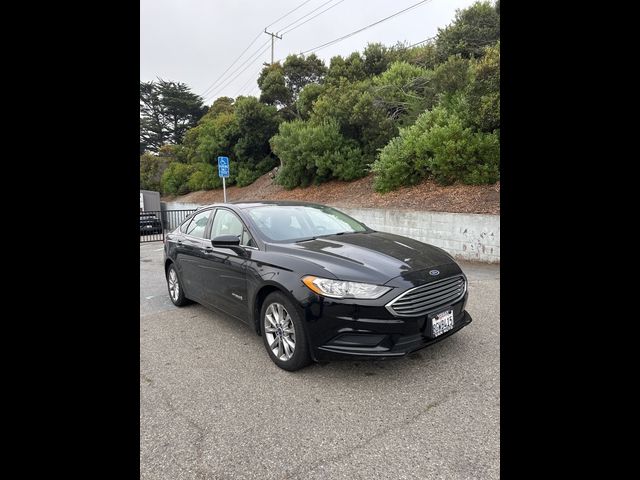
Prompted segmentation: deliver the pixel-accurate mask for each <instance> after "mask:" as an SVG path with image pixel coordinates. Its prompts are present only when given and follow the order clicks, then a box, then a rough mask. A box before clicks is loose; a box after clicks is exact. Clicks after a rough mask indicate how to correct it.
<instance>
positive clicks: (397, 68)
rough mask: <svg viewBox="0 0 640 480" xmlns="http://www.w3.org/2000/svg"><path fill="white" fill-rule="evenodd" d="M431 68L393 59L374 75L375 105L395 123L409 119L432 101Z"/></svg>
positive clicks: (434, 93) (429, 106)
mask: <svg viewBox="0 0 640 480" xmlns="http://www.w3.org/2000/svg"><path fill="white" fill-rule="evenodd" d="M433 77H434V72H433V71H432V70H427V69H426V68H422V67H419V66H417V65H411V64H409V63H407V62H394V63H393V64H391V66H390V67H389V68H388V69H387V70H386V71H384V72H383V73H381V74H380V75H378V76H376V77H374V79H373V86H374V88H373V92H374V97H375V102H376V105H379V106H380V107H381V108H383V109H384V110H385V111H386V114H387V116H388V117H389V118H390V119H392V120H394V121H397V122H398V124H399V125H405V124H408V123H413V122H414V121H415V119H416V117H417V116H418V115H419V114H420V113H422V112H423V111H424V110H426V109H428V108H431V107H432V106H433V105H434V104H435V102H436V90H435V86H434V82H433Z"/></svg>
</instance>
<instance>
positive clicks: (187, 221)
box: [180, 217, 191, 233]
mask: <svg viewBox="0 0 640 480" xmlns="http://www.w3.org/2000/svg"><path fill="white" fill-rule="evenodd" d="M190 222H191V217H189V218H188V219H187V220H185V221H184V222H183V223H182V225H180V231H181V232H182V233H187V227H188V226H189V223H190Z"/></svg>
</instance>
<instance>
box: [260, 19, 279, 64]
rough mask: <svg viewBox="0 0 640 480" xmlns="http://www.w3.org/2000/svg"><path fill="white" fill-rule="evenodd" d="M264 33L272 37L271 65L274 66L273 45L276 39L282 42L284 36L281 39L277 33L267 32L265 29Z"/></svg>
mask: <svg viewBox="0 0 640 480" xmlns="http://www.w3.org/2000/svg"><path fill="white" fill-rule="evenodd" d="M264 33H266V34H267V35H271V65H273V43H274V41H275V39H276V38H277V39H279V40H282V36H280V37H279V36H278V34H276V33H269V32H267V29H266V28H265V29H264Z"/></svg>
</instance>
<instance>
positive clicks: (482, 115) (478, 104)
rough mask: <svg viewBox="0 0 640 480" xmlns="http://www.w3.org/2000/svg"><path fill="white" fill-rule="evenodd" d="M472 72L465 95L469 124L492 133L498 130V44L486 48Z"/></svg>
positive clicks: (474, 64) (473, 66) (474, 63)
mask: <svg viewBox="0 0 640 480" xmlns="http://www.w3.org/2000/svg"><path fill="white" fill-rule="evenodd" d="M472 71H473V81H472V82H471V84H470V85H469V89H468V93H467V98H468V106H469V109H468V120H469V123H470V124H471V125H473V126H474V127H476V128H477V129H478V130H481V131H483V132H493V131H494V130H497V129H499V128H500V42H498V43H496V44H495V45H493V46H491V47H487V48H486V53H485V54H484V56H483V57H482V58H480V59H478V60H477V61H475V62H473V65H472Z"/></svg>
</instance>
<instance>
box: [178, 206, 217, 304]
mask: <svg viewBox="0 0 640 480" xmlns="http://www.w3.org/2000/svg"><path fill="white" fill-rule="evenodd" d="M211 214H212V210H211V209H209V210H203V211H202V212H198V213H196V214H195V215H194V216H193V219H192V220H191V222H190V223H189V225H188V226H187V227H186V230H185V232H184V234H183V235H182V236H181V238H180V239H179V240H178V247H177V249H176V251H177V261H178V263H179V268H180V273H181V277H182V283H183V286H184V289H185V292H186V294H187V296H188V297H189V298H191V299H192V300H195V301H197V302H200V301H202V300H203V284H204V281H205V279H204V275H203V264H204V263H206V254H205V248H204V247H205V246H206V245H207V244H209V245H211V243H210V240H206V239H205V236H206V234H207V233H208V228H207V227H208V226H209V220H210V219H211Z"/></svg>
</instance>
